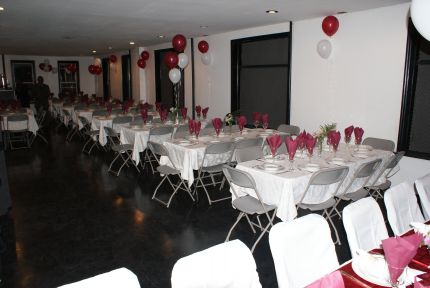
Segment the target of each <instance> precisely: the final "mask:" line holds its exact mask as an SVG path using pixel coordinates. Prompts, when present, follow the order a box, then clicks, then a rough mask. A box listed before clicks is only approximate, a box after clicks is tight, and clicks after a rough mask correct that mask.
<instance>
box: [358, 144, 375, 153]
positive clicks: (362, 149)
mask: <svg viewBox="0 0 430 288" xmlns="http://www.w3.org/2000/svg"><path fill="white" fill-rule="evenodd" d="M372 150H373V147H372V146H370V145H363V144H361V145H358V146H357V151H360V152H367V151H372Z"/></svg>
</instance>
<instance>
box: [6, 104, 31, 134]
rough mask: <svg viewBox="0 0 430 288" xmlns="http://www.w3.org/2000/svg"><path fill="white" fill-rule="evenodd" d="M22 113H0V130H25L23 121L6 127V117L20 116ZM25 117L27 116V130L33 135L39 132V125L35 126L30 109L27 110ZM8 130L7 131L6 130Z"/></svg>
mask: <svg viewBox="0 0 430 288" xmlns="http://www.w3.org/2000/svg"><path fill="white" fill-rule="evenodd" d="M22 114H23V113H19V112H18V113H16V112H12V111H6V112H1V113H0V117H1V118H2V119H1V120H2V121H1V129H2V130H21V129H26V128H27V127H26V124H25V121H20V122H17V123H10V125H9V127H8V126H7V117H8V116H11V115H22ZM27 115H28V129H29V131H31V132H32V133H33V134H36V133H37V130H39V125H37V122H36V119H35V118H34V114H33V111H32V110H31V109H28V108H27ZM8 128H9V129H8Z"/></svg>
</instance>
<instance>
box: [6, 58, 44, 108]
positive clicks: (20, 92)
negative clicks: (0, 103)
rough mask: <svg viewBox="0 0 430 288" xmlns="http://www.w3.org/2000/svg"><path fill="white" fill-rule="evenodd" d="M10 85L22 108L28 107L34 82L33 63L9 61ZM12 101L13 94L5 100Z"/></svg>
mask: <svg viewBox="0 0 430 288" xmlns="http://www.w3.org/2000/svg"><path fill="white" fill-rule="evenodd" d="M11 66H12V85H13V88H14V90H15V95H16V98H17V99H18V100H19V101H20V102H21V105H22V106H23V107H30V91H31V88H32V87H33V84H34V83H35V82H36V73H35V72H36V71H35V68H34V61H20V60H11ZM4 99H13V92H11V93H10V95H9V96H8V97H7V98H4Z"/></svg>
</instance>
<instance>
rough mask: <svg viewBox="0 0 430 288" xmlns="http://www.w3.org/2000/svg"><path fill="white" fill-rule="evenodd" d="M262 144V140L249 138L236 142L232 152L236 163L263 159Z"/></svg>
mask: <svg viewBox="0 0 430 288" xmlns="http://www.w3.org/2000/svg"><path fill="white" fill-rule="evenodd" d="M262 143H263V138H249V139H242V140H239V141H237V142H236V145H235V147H234V152H233V155H234V158H235V160H236V163H240V162H245V161H250V160H255V159H258V158H261V157H263V150H262Z"/></svg>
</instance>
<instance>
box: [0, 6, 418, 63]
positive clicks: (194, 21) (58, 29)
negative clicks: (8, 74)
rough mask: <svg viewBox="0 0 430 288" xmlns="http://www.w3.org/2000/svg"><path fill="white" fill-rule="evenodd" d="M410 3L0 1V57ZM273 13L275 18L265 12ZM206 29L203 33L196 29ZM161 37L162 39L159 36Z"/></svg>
mask: <svg viewBox="0 0 430 288" xmlns="http://www.w3.org/2000/svg"><path fill="white" fill-rule="evenodd" d="M406 2H410V1H409V0H0V5H1V6H3V7H4V8H5V11H3V12H0V53H6V54H30V55H58V56H63V55H73V56H78V55H91V50H93V49H95V50H97V53H108V52H109V50H108V47H109V46H111V47H112V48H113V50H124V49H129V47H130V45H129V44H128V43H129V42H130V41H134V42H136V46H148V45H153V44H157V43H162V42H166V41H170V39H171V38H172V36H173V35H175V34H177V33H181V34H184V35H185V36H186V37H187V38H190V37H196V36H202V35H204V34H207V35H210V34H215V33H220V32H225V31H232V30H237V29H243V28H249V27H256V26H263V25H269V24H275V23H280V22H286V21H296V20H302V19H309V18H315V17H322V16H325V15H331V14H336V13H337V12H340V11H345V12H352V11H360V10H367V9H373V8H379V7H384V6H390V5H395V4H400V3H406ZM269 9H276V10H278V11H279V13H278V14H274V15H269V14H266V13H265V11H266V10H269ZM201 25H207V26H208V28H207V29H202V28H200V26H201ZM158 35H164V36H165V38H164V39H160V38H158Z"/></svg>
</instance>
